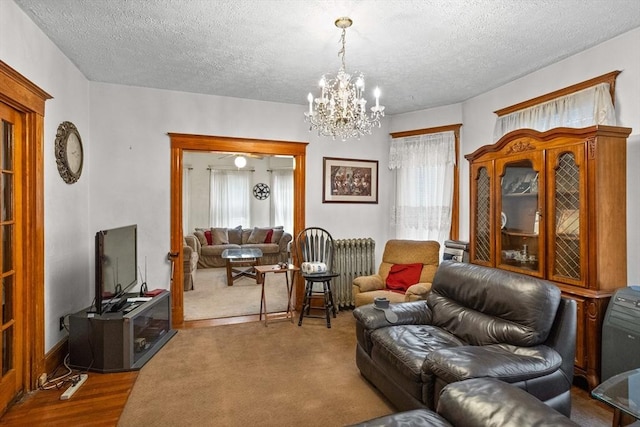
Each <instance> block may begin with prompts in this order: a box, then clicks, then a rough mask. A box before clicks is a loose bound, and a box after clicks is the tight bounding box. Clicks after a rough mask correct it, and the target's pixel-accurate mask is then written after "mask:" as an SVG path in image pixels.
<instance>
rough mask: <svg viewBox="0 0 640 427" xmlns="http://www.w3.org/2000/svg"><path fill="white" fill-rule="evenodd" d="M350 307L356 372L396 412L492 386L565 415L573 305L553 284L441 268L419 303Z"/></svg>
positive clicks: (478, 269)
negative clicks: (474, 381)
mask: <svg viewBox="0 0 640 427" xmlns="http://www.w3.org/2000/svg"><path fill="white" fill-rule="evenodd" d="M390 309H391V310H392V311H393V312H394V313H395V314H396V315H397V317H398V320H397V321H396V322H394V323H393V324H391V323H389V322H388V321H387V320H386V318H385V313H384V312H382V311H381V310H379V309H376V308H375V307H374V305H372V304H371V305H366V306H361V307H358V308H357V309H355V310H354V316H355V318H356V335H357V348H356V363H357V365H358V368H359V369H360V372H361V373H362V375H363V376H364V377H365V378H367V379H368V380H369V381H370V382H371V383H373V384H374V385H375V386H376V387H377V388H378V389H379V390H380V391H381V392H382V393H383V394H384V395H385V396H386V397H387V398H388V399H389V400H390V401H391V402H392V403H393V404H394V405H395V406H396V407H397V408H398V409H399V410H401V411H405V410H410V409H420V408H428V409H432V410H433V409H435V408H436V407H437V403H438V398H439V395H440V392H441V391H442V389H443V388H444V387H445V386H446V385H447V384H450V383H453V382H456V381H462V380H466V379H469V378H486V377H488V378H496V379H499V380H502V381H504V382H507V383H511V384H513V385H514V386H516V387H519V388H521V389H523V390H525V391H527V392H528V393H530V394H532V395H533V396H535V397H537V398H538V399H540V400H541V401H543V402H545V403H547V404H548V405H549V406H551V407H552V408H554V409H556V410H557V411H559V412H560V413H562V414H564V415H566V416H569V415H570V412H571V395H570V391H571V383H572V381H573V363H574V355H575V337H576V303H575V301H572V300H569V299H564V298H562V297H561V295H560V290H559V289H558V287H557V286H555V285H554V284H553V283H551V282H549V281H546V280H541V279H536V278H533V277H530V276H526V275H521V274H517V273H511V272H508V271H503V270H499V269H494V268H488V267H482V266H478V265H473V264H467V263H456V262H451V261H445V262H443V263H442V264H441V265H440V267H439V268H438V271H437V272H436V275H435V277H434V280H433V286H432V289H431V293H430V294H429V296H428V297H427V300H426V301H416V302H408V303H399V304H391V306H390Z"/></svg>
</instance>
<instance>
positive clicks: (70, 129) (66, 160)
mask: <svg viewBox="0 0 640 427" xmlns="http://www.w3.org/2000/svg"><path fill="white" fill-rule="evenodd" d="M55 150H56V164H57V165H58V173H60V176H61V177H62V179H63V180H64V182H66V183H67V184H73V183H74V182H76V181H78V179H79V178H80V174H81V173H82V163H83V159H84V152H83V150H82V139H81V138H80V133H79V132H78V129H76V127H75V125H74V124H73V123H71V122H62V123H60V126H58V132H57V133H56V145H55Z"/></svg>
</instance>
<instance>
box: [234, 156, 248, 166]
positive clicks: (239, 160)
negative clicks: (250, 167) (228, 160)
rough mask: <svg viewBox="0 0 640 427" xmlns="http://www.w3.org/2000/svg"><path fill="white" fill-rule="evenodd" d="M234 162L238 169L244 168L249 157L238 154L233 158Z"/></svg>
mask: <svg viewBox="0 0 640 427" xmlns="http://www.w3.org/2000/svg"><path fill="white" fill-rule="evenodd" d="M233 164H235V165H236V167H237V168H238V169H242V168H243V167H245V166H247V158H246V157H244V156H236V158H235V159H233Z"/></svg>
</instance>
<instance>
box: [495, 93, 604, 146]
mask: <svg viewBox="0 0 640 427" xmlns="http://www.w3.org/2000/svg"><path fill="white" fill-rule="evenodd" d="M593 125H611V126H615V125H616V114H615V109H614V108H613V101H612V100H611V94H610V92H609V83H600V84H597V85H595V86H592V87H589V88H587V89H583V90H581V91H578V92H575V93H572V94H570V95H566V96H561V97H559V98H556V99H552V100H551V101H548V102H544V103H542V104H539V105H534V106H533V107H529V108H525V109H523V110H519V111H514V112H513V113H511V114H507V115H504V116H502V117H498V119H497V120H496V125H495V128H494V131H493V136H494V140H495V141H497V140H498V139H500V138H501V137H502V136H503V135H505V134H507V133H509V132H511V131H513V130H516V129H522V128H529V129H535V130H538V131H541V132H542V131H546V130H549V129H553V128H556V127H572V128H583V127H588V126H593Z"/></svg>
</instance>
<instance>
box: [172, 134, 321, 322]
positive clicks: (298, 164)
mask: <svg viewBox="0 0 640 427" xmlns="http://www.w3.org/2000/svg"><path fill="white" fill-rule="evenodd" d="M168 135H169V138H170V139H171V252H173V253H178V254H179V255H178V257H177V258H175V259H174V262H175V266H176V268H175V270H174V277H173V281H172V282H171V283H172V284H171V312H172V323H173V327H174V328H180V327H182V326H183V324H184V285H183V281H184V277H183V275H182V265H183V259H182V241H183V240H182V239H183V235H182V168H183V164H182V157H183V153H184V151H202V152H210V151H226V152H232V153H251V154H262V155H285V156H293V158H294V169H293V203H294V209H293V237H294V238H295V236H296V235H297V234H298V233H299V232H300V231H302V230H303V229H304V228H305V197H306V196H305V182H306V151H307V144H308V143H307V142H292V141H272V140H263V139H249V138H233V137H222V136H211V135H192V134H183V133H168ZM298 276H299V275H298ZM298 279H300V277H298ZM301 303H302V281H301V280H298V281H297V283H296V306H297V307H300V306H301ZM298 309H299V308H298Z"/></svg>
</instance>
